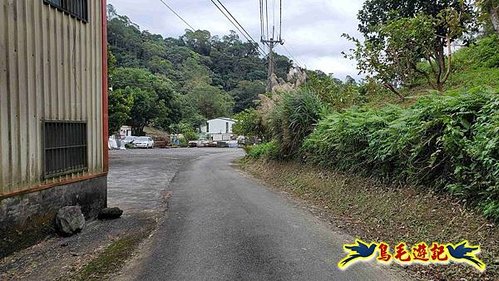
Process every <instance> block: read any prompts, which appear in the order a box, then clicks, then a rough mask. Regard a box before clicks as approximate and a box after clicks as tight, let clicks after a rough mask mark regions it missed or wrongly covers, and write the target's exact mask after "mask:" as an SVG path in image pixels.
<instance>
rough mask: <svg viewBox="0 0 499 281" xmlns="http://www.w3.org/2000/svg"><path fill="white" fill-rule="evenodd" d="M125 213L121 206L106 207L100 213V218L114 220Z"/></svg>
mask: <svg viewBox="0 0 499 281" xmlns="http://www.w3.org/2000/svg"><path fill="white" fill-rule="evenodd" d="M121 215H123V210H121V209H120V208H105V209H102V211H100V213H99V217H98V218H99V219H100V220H114V219H118V218H120V217H121Z"/></svg>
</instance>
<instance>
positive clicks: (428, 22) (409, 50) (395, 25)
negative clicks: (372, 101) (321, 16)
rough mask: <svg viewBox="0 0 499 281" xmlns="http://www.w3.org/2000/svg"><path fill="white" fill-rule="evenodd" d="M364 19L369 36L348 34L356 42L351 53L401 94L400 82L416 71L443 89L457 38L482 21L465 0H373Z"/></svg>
mask: <svg viewBox="0 0 499 281" xmlns="http://www.w3.org/2000/svg"><path fill="white" fill-rule="evenodd" d="M358 19H359V21H360V24H359V31H360V32H361V33H362V34H363V36H364V42H361V41H360V40H358V39H356V38H353V37H351V36H349V35H347V34H345V35H344V36H345V37H346V38H347V39H350V40H352V41H353V42H354V43H355V45H356V46H355V49H353V50H352V51H353V53H352V54H350V55H348V56H347V57H349V58H353V59H356V60H357V62H358V68H359V70H360V71H361V72H364V73H366V74H368V75H371V76H373V77H375V78H376V79H377V80H379V81H380V82H381V83H382V84H383V85H384V86H385V87H386V88H388V89H389V90H391V91H392V92H394V93H396V94H397V95H399V97H401V98H403V96H402V94H401V93H400V92H399V90H398V88H399V87H400V86H406V85H408V84H410V82H411V81H412V80H413V79H414V76H415V75H422V76H424V77H425V78H426V79H427V81H428V83H429V84H430V85H431V86H432V87H433V88H434V89H436V90H439V91H442V90H443V86H444V84H445V82H446V81H447V79H448V78H449V75H450V73H451V67H452V64H451V61H452V60H451V56H452V50H451V49H450V48H451V44H452V42H454V41H456V40H467V38H466V35H467V34H469V33H471V32H472V31H474V30H475V27H476V26H475V19H474V12H473V8H472V5H471V3H470V2H468V1H462V0H440V1H436V3H435V1H423V0H417V1H414V0H412V1H410V0H390V1H385V0H368V1H366V2H365V3H364V6H363V9H362V10H361V11H360V12H359V15H358ZM422 61H424V62H426V63H425V64H421V62H422Z"/></svg>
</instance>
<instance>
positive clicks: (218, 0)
mask: <svg viewBox="0 0 499 281" xmlns="http://www.w3.org/2000/svg"><path fill="white" fill-rule="evenodd" d="M217 2H218V3H220V5H222V7H223V8H224V10H225V11H226V12H227V13H228V14H229V15H230V17H231V18H233V19H234V21H236V23H237V24H238V25H239V27H241V28H242V30H243V31H244V32H245V33H246V35H248V37H249V38H251V40H252V41H253V42H255V43H256V41H255V39H253V37H251V34H249V32H248V31H246V29H244V27H243V26H242V24H240V23H239V21H238V20H237V19H236V18H235V17H234V16H233V15H232V14H231V12H230V11H229V9H227V7H225V5H224V4H223V3H222V2H221V1H220V0H217Z"/></svg>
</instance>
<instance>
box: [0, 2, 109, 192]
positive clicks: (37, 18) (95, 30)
mask: <svg viewBox="0 0 499 281" xmlns="http://www.w3.org/2000/svg"><path fill="white" fill-rule="evenodd" d="M88 2H89V22H88V23H83V22H81V21H78V20H76V19H75V18H72V17H70V16H69V15H67V14H64V13H63V12H61V11H58V10H56V9H54V8H52V7H50V6H47V5H45V4H43V0H0V159H1V167H0V196H2V195H7V194H11V193H16V192H20V191H24V190H29V189H31V188H33V187H35V186H37V185H39V184H44V183H42V182H41V178H42V175H43V170H42V169H43V163H42V160H43V150H42V120H74V121H86V122H87V123H88V154H89V155H88V160H89V173H90V174H96V173H100V172H102V166H103V156H102V155H103V151H102V149H103V133H102V53H101V49H102V43H101V41H102V37H101V36H102V31H101V25H102V22H101V21H102V19H101V1H100V0H89V1H88ZM76 176H81V175H73V176H72V177H76ZM56 180H57V179H56ZM52 181H54V180H52Z"/></svg>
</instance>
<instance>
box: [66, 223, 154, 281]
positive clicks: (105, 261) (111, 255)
mask: <svg viewBox="0 0 499 281" xmlns="http://www.w3.org/2000/svg"><path fill="white" fill-rule="evenodd" d="M151 232H152V227H147V228H145V229H143V230H142V231H138V232H136V233H133V234H130V235H127V236H125V237H122V238H119V239H118V240H116V241H114V242H113V243H111V244H110V245H109V246H108V247H107V248H106V249H105V250H104V251H103V252H102V253H100V254H99V255H98V256H97V257H96V258H95V259H93V260H92V261H90V262H89V263H88V264H86V265H85V266H84V267H83V268H82V269H81V270H79V271H78V272H77V273H76V274H75V275H73V276H72V277H70V278H68V279H69V280H77V281H92V280H95V281H98V280H104V279H109V278H110V276H111V275H112V274H113V273H116V272H118V271H119V270H120V269H121V268H122V267H123V266H124V264H125V262H126V261H127V260H128V259H130V257H131V256H132V255H133V253H134V252H135V251H136V250H137V248H138V246H139V245H140V243H141V242H142V241H143V240H144V239H145V238H147V237H148V236H149V235H150V233H151Z"/></svg>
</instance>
